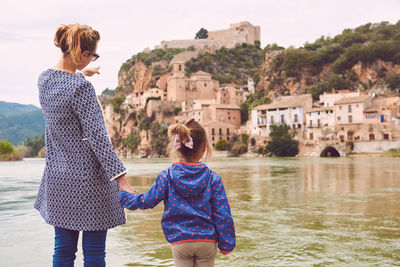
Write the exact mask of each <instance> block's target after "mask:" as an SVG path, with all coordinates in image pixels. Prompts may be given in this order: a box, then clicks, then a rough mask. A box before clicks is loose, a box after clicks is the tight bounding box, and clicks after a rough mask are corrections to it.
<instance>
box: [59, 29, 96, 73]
mask: <svg viewBox="0 0 400 267" xmlns="http://www.w3.org/2000/svg"><path fill="white" fill-rule="evenodd" d="M99 40H100V34H99V32H98V31H96V30H93V29H92V28H91V27H89V26H87V25H81V24H78V23H75V24H69V25H61V26H60V27H58V29H57V31H56V35H55V36H54V44H55V45H56V46H57V47H59V48H61V51H62V52H63V54H64V56H66V55H71V58H72V62H73V63H74V64H75V65H79V64H80V63H81V60H80V58H81V53H82V52H83V51H85V50H88V51H89V52H91V53H92V52H94V51H95V50H96V45H97V42H98V41H99Z"/></svg>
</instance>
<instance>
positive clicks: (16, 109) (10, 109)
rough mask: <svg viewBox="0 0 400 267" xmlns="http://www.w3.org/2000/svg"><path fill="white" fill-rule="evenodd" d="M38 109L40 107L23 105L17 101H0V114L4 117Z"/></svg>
mask: <svg viewBox="0 0 400 267" xmlns="http://www.w3.org/2000/svg"><path fill="white" fill-rule="evenodd" d="M38 110H41V109H40V108H38V107H36V106H34V105H23V104H18V103H10V102H4V101H0V116H4V117H8V116H12V115H18V114H22V113H25V112H31V111H38Z"/></svg>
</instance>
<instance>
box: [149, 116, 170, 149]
mask: <svg viewBox="0 0 400 267" xmlns="http://www.w3.org/2000/svg"><path fill="white" fill-rule="evenodd" d="M150 132H151V138H152V142H151V148H152V149H153V151H154V152H155V153H156V154H157V155H158V156H168V143H169V138H168V125H167V124H159V123H158V122H157V121H153V122H152V123H151V124H150Z"/></svg>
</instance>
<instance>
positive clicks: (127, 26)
mask: <svg viewBox="0 0 400 267" xmlns="http://www.w3.org/2000/svg"><path fill="white" fill-rule="evenodd" d="M398 20H400V0H335V1H325V0H320V1H318V0H279V1H278V0H274V1H272V0H264V1H263V0H246V1H243V0H242V1H236V0H213V1H210V0H202V1H192V0H169V1H165V0H159V1H154V0H147V1H135V0H127V1H125V0H123V1H119V0H114V1H109V0H108V1H101V0H100V1H91V0H86V1H76V0H68V1H64V0H57V1H54V0H47V1H40V0H37V1H28V0H24V1H18V0H2V1H1V8H0V77H1V79H0V101H7V102H17V103H22V104H34V105H36V106H39V107H40V104H39V100H38V89H37V78H38V76H39V74H40V73H41V72H42V71H43V70H46V69H48V68H52V67H54V66H55V64H56V63H57V61H58V59H59V57H60V56H61V52H60V51H59V49H58V48H56V47H55V46H54V44H53V38H54V33H55V31H56V29H57V27H58V25H60V24H70V23H76V22H78V23H81V24H88V25H90V26H92V27H93V28H94V29H96V30H98V31H99V32H100V35H101V41H100V43H99V46H98V49H97V52H98V54H99V55H100V58H99V59H98V60H97V61H96V62H94V63H91V64H90V65H89V66H100V67H101V69H100V70H101V75H99V76H95V77H91V78H89V80H90V81H91V82H92V83H93V85H94V86H95V88H96V91H97V93H98V94H100V93H101V91H102V90H104V89H105V88H107V87H108V88H111V89H114V88H115V87H116V86H117V75H118V70H119V68H120V66H121V64H122V63H123V62H125V61H126V60H127V59H129V58H130V57H131V56H132V55H133V54H136V53H138V52H141V51H143V49H144V48H146V47H150V48H151V49H153V48H154V46H155V45H157V44H159V43H160V42H161V41H162V40H175V39H193V38H194V36H195V33H196V32H197V31H198V30H199V29H200V28H201V27H205V28H206V29H208V30H209V31H213V30H219V29H226V28H228V27H229V24H230V23H237V22H240V21H249V22H250V23H252V24H253V25H259V26H261V45H262V47H264V46H265V45H267V44H269V43H278V44H279V45H282V46H284V47H288V46H290V45H293V46H295V47H298V46H302V45H303V44H304V43H305V42H313V41H314V40H315V39H317V38H319V37H320V36H321V35H325V36H331V37H332V36H334V35H336V34H339V33H340V32H341V31H342V30H343V29H345V28H354V27H357V26H359V25H362V24H365V23H368V22H381V21H389V22H390V23H396V22H397V21H398Z"/></svg>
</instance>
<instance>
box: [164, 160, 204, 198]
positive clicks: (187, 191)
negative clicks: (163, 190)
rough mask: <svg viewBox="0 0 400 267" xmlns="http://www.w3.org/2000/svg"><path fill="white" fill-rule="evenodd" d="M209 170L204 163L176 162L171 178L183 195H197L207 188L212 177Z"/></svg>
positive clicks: (187, 196) (172, 168) (188, 196)
mask: <svg viewBox="0 0 400 267" xmlns="http://www.w3.org/2000/svg"><path fill="white" fill-rule="evenodd" d="M209 171H210V170H209V169H208V167H207V166H206V165H205V164H203V163H184V162H176V163H174V164H173V165H172V166H171V179H172V182H173V184H174V185H175V188H176V190H177V191H178V192H179V194H180V195H181V196H184V197H185V198H190V197H195V196H198V195H200V194H201V193H202V192H203V191H204V189H205V188H206V185H207V184H208V181H209V179H210V175H209Z"/></svg>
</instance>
